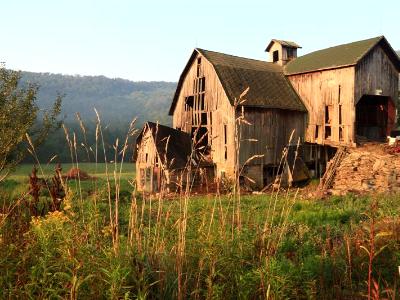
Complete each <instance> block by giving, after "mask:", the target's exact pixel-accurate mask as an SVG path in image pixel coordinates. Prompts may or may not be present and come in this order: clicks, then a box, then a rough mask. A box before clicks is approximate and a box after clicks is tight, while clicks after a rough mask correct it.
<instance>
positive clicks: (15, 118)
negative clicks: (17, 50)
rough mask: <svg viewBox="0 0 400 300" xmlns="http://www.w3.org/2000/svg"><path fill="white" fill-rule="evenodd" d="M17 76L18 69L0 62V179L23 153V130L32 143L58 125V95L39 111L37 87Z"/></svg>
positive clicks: (20, 158) (59, 98)
mask: <svg viewBox="0 0 400 300" xmlns="http://www.w3.org/2000/svg"><path fill="white" fill-rule="evenodd" d="M20 79H21V74H20V72H16V71H12V70H8V69H6V68H5V66H4V65H0V182H1V181H2V180H3V179H4V178H5V177H6V176H7V175H8V174H9V172H10V171H11V170H13V169H14V168H15V167H16V166H17V164H18V163H19V162H20V161H21V160H22V159H23V158H24V157H25V156H26V155H27V153H28V151H27V144H26V135H27V134H29V136H30V137H31V141H32V143H33V145H34V146H35V147H36V146H37V145H39V144H41V143H42V142H43V141H44V140H45V138H46V136H47V134H48V133H49V132H50V131H51V130H53V129H55V128H56V127H57V126H59V125H60V124H59V122H57V116H58V115H59V113H60V109H61V101H62V96H60V95H59V96H57V97H56V99H55V101H54V104H53V106H52V108H51V109H49V110H44V111H43V112H42V111H40V110H39V107H38V106H37V104H36V95H37V92H38V88H39V87H38V86H37V85H36V84H30V83H29V84H26V85H25V86H21V84H19V81H20Z"/></svg>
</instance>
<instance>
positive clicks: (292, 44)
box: [265, 39, 301, 52]
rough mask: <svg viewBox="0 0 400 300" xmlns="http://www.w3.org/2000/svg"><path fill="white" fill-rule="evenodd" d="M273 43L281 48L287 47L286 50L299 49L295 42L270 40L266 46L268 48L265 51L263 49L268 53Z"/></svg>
mask: <svg viewBox="0 0 400 300" xmlns="http://www.w3.org/2000/svg"><path fill="white" fill-rule="evenodd" d="M274 43H278V44H281V45H282V46H284V47H287V48H296V49H297V48H301V47H300V46H299V45H298V44H296V43H295V42H291V41H284V40H277V39H272V40H271V41H270V42H269V44H268V46H267V49H265V51H266V52H268V51H269V50H270V49H271V47H272V45H273V44H274Z"/></svg>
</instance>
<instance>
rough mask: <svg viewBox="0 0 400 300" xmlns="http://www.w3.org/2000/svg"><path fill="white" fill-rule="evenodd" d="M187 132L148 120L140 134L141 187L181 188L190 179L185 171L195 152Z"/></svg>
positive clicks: (137, 155)
mask: <svg viewBox="0 0 400 300" xmlns="http://www.w3.org/2000/svg"><path fill="white" fill-rule="evenodd" d="M191 145H192V143H191V137H190V135H188V134H187V133H185V132H183V131H180V130H175V129H173V128H171V127H167V126H163V125H160V124H157V123H153V122H147V123H145V124H144V126H143V129H142V130H141V131H140V133H139V135H138V137H137V138H136V148H135V151H134V159H133V160H134V162H135V163H136V183H137V190H138V191H143V192H149V193H156V192H159V191H161V190H162V189H165V190H177V189H179V187H180V186H181V185H182V182H183V181H186V180H187V177H186V176H185V171H186V170H187V165H188V162H189V161H190V157H191V153H192V146H191Z"/></svg>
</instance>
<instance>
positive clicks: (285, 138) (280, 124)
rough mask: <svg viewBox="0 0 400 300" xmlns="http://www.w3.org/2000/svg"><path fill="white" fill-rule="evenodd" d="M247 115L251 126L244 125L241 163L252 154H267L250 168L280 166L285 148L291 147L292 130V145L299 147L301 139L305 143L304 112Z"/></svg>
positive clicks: (268, 111)
mask: <svg viewBox="0 0 400 300" xmlns="http://www.w3.org/2000/svg"><path fill="white" fill-rule="evenodd" d="M244 114H245V119H246V121H248V122H249V123H250V124H251V125H247V124H242V125H241V135H242V142H241V145H240V163H241V164H243V163H245V162H246V160H248V159H249V158H250V157H252V156H253V155H264V157H263V158H260V159H256V160H252V161H251V162H249V164H250V165H254V164H260V163H261V164H264V165H273V164H278V163H279V160H280V158H281V155H282V151H283V148H284V147H285V146H286V145H288V143H289V139H290V136H291V134H292V131H293V130H294V134H293V137H292V140H291V142H290V143H291V144H296V143H297V141H298V139H299V137H300V140H301V142H303V141H304V131H305V127H306V114H305V113H302V112H297V111H288V110H281V109H245V111H244ZM248 139H252V140H253V139H255V140H257V141H249V140H248Z"/></svg>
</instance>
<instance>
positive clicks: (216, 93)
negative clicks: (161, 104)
mask: <svg viewBox="0 0 400 300" xmlns="http://www.w3.org/2000/svg"><path fill="white" fill-rule="evenodd" d="M197 58H201V64H200V76H204V77H205V105H204V111H205V112H207V116H208V132H209V136H208V140H209V141H208V142H209V145H210V146H211V158H212V160H213V162H214V163H215V164H216V167H217V174H220V173H221V172H225V173H226V175H228V176H231V175H233V169H234V167H233V166H234V162H235V156H234V155H233V154H234V148H235V144H234V109H233V107H232V105H231V104H230V102H229V100H228V98H227V96H226V94H225V91H224V89H223V88H222V85H221V83H220V81H219V79H218V77H217V75H216V73H215V70H214V67H213V66H212V65H211V63H209V62H208V61H207V59H206V58H205V57H204V56H202V55H201V54H198V55H197V57H196V58H195V59H194V60H193V64H192V66H191V67H190V69H189V71H188V73H187V74H186V77H185V79H184V82H183V84H182V88H181V90H180V93H179V98H178V101H177V104H176V107H175V110H174V113H173V117H172V119H173V127H174V128H176V129H177V128H180V129H181V130H183V131H185V132H187V133H189V134H190V133H191V129H192V124H193V123H195V122H196V121H195V120H194V118H195V115H196V111H195V109H191V110H189V111H185V97H187V96H191V95H193V93H194V90H195V80H196V78H197ZM225 126H226V129H227V138H226V141H227V143H226V144H225V136H224V134H225V129H224V128H225ZM225 149H227V159H225Z"/></svg>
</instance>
